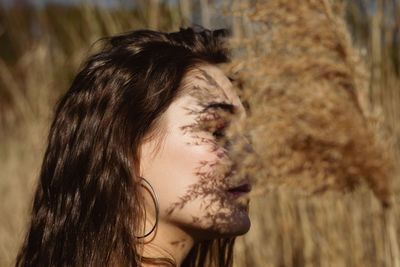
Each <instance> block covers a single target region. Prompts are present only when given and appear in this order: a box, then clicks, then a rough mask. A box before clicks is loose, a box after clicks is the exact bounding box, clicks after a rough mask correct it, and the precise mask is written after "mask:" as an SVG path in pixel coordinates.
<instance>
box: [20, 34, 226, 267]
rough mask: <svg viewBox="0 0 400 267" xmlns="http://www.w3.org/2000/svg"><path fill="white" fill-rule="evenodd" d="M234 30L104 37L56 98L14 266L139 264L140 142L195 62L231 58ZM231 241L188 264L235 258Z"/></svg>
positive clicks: (208, 244)
mask: <svg viewBox="0 0 400 267" xmlns="http://www.w3.org/2000/svg"><path fill="white" fill-rule="evenodd" d="M226 35H227V31H226V30H216V31H210V30H206V29H203V28H200V29H197V30H195V29H193V28H187V29H181V30H180V31H179V32H174V33H161V32H155V31H148V30H140V31H133V32H130V33H127V34H123V35H119V36H114V37H109V38H103V39H102V40H103V41H104V42H105V45H104V47H103V49H102V50H101V51H100V52H99V53H97V54H94V55H92V56H91V57H89V58H88V60H87V61H86V63H85V64H84V65H83V68H82V69H81V71H80V72H79V73H78V74H77V76H76V78H75V79H74V81H73V83H72V86H71V87H70V89H69V90H68V91H67V93H66V94H65V95H64V96H63V97H62V98H61V100H60V102H59V103H58V106H57V109H56V113H55V119H54V121H53V123H52V125H51V129H50V133H49V137H48V146H47V150H46V152H45V155H44V159H43V163H42V167H41V172H40V177H39V183H38V186H37V190H36V195H35V199H34V203H33V209H32V215H31V221H30V228H29V230H28V233H27V236H26V239H25V242H24V244H23V246H22V248H21V250H20V252H19V255H18V257H17V262H16V266H109V265H114V264H115V265H118V266H138V265H140V260H139V256H138V254H137V251H136V244H137V238H136V237H135V234H134V232H135V228H136V227H137V226H138V225H139V224H140V223H143V222H141V221H142V220H143V216H142V215H143V203H142V197H141V196H140V195H139V193H138V192H139V190H138V189H139V179H138V166H139V161H140V158H139V153H138V148H139V146H140V144H141V142H142V140H143V138H144V136H145V135H146V134H147V133H148V132H149V131H151V130H152V129H153V127H154V126H155V125H156V122H157V119H158V118H159V117H160V115H161V114H162V113H163V112H164V111H165V110H166V109H167V108H168V106H169V105H170V104H171V102H172V101H173V100H174V99H175V98H176V97H177V94H178V93H179V87H180V82H181V80H182V78H183V76H184V75H185V73H187V71H188V70H189V69H190V68H191V67H192V66H194V65H195V64H196V63H198V62H199V61H200V62H206V63H211V64H218V63H222V62H227V60H228V56H227V53H226V50H225V48H224V45H223V42H222V40H223V37H224V36H226ZM232 248H233V239H232V238H231V239H218V240H211V241H205V242H202V243H199V244H197V245H196V246H195V247H194V248H193V249H192V250H191V251H190V253H189V255H188V257H187V258H186V259H185V261H184V265H186V266H204V265H205V264H206V262H215V264H217V265H219V266H228V265H231V262H232V255H231V254H232Z"/></svg>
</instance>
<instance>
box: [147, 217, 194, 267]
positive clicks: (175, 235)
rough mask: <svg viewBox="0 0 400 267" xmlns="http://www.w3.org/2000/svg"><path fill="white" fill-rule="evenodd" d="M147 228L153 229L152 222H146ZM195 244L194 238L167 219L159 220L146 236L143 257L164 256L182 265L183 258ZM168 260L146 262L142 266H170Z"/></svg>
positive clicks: (155, 257)
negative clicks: (151, 231) (166, 220)
mask: <svg viewBox="0 0 400 267" xmlns="http://www.w3.org/2000/svg"><path fill="white" fill-rule="evenodd" d="M146 224H147V226H146V229H151V227H152V225H153V224H151V223H146ZM193 246H194V240H193V238H192V237H191V236H190V235H189V234H188V233H186V232H185V231H183V230H182V229H180V228H178V227H177V226H174V225H171V224H170V223H168V222H165V221H161V220H160V221H159V222H158V225H157V228H156V229H155V230H154V232H153V233H152V234H151V235H150V236H148V237H146V238H145V239H144V242H143V252H142V255H143V257H147V258H154V259H157V258H164V259H169V260H171V261H172V262H174V263H175V265H176V266H178V267H179V266H181V264H182V262H183V260H184V259H185V258H186V256H187V255H188V253H189V251H190V249H191V248H192V247H193ZM168 265H169V264H168V263H167V262H165V263H164V262H158V261H154V262H145V261H143V263H142V266H168Z"/></svg>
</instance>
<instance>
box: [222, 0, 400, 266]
mask: <svg viewBox="0 0 400 267" xmlns="http://www.w3.org/2000/svg"><path fill="white" fill-rule="evenodd" d="M249 2H250V1H249ZM249 2H241V3H239V4H238V5H237V7H236V8H237V9H236V12H235V13H236V15H237V19H238V20H240V22H241V25H244V26H242V27H239V28H237V31H238V32H239V34H237V36H238V37H237V38H236V39H233V40H232V45H233V47H234V48H235V49H237V56H236V58H235V61H234V62H233V63H232V64H231V65H230V66H228V71H230V72H231V73H232V74H231V75H235V76H236V78H237V80H239V84H238V87H239V91H240V88H244V89H243V90H242V97H243V98H244V99H245V100H246V101H247V102H248V104H249V107H250V108H249V110H250V112H249V114H250V115H249V120H248V124H249V125H248V127H247V129H248V131H249V133H250V134H251V135H252V137H253V142H254V147H255V150H256V152H257V154H258V155H259V158H260V161H261V164H262V168H261V170H258V171H257V173H255V174H254V175H253V177H255V178H256V179H255V180H256V182H257V184H258V185H257V188H258V191H259V193H261V194H260V195H262V196H258V197H255V198H254V199H253V201H252V205H251V207H250V209H251V213H252V215H253V217H252V222H253V227H252V228H251V230H250V233H249V234H248V235H246V236H244V237H243V239H242V240H241V241H242V243H240V249H239V251H240V253H238V254H237V263H238V265H239V266H241V265H243V266H399V265H400V254H399V242H398V240H399V237H400V236H399V234H400V226H399V220H398V218H399V211H398V208H397V205H398V203H399V202H398V197H397V194H398V186H399V181H398V179H399V172H398V171H399V170H398V159H396V154H397V153H398V145H399V143H398V141H399V140H398V139H397V136H394V135H393V133H394V132H396V130H395V126H396V125H397V123H398V122H397V120H398V117H396V116H394V115H393V113H394V114H397V112H398V110H399V104H398V103H399V102H398V101H399V100H400V99H399V98H398V92H397V91H398V89H399V88H400V87H398V86H397V87H396V85H398V75H397V74H396V73H395V72H394V69H393V68H392V69H391V72H388V70H385V69H384V67H383V66H384V65H383V63H382V62H379V63H380V64H381V65H378V66H380V67H379V68H377V67H376V63H375V62H374V60H376V58H378V57H374V55H372V57H371V58H367V57H366V58H367V59H370V60H371V61H372V63H370V66H369V68H368V67H367V66H365V62H363V60H362V58H361V57H360V56H359V53H358V51H357V50H356V49H355V48H354V47H353V45H352V40H351V36H350V34H349V32H348V30H347V26H346V24H345V21H344V19H343V18H344V16H345V12H344V11H345V10H343V7H342V5H341V4H340V3H338V2H337V1H328V0H305V1H304V0H302V1H300V0H299V1H296V0H269V1H265V2H264V1H256V3H254V2H251V3H249ZM380 12H381V11H380V10H379V9H377V16H379V13H380ZM375 19H376V18H375V17H374V18H373V22H372V24H373V23H375V22H374V20H375ZM239 25H240V23H239ZM371 31H372V32H373V33H374V31H376V29H374V28H373V27H372V29H371ZM375 35H376V34H375ZM375 35H372V36H371V38H372V39H371V40H370V43H371V45H370V47H369V49H370V50H369V51H372V52H374V51H375V53H377V52H376V50H377V49H378V48H376V43H379V42H381V39H379V41H376V40H375V39H374V38H377V37H376V36H375ZM368 40H369V39H368ZM370 43H367V45H368V44H370ZM384 44H385V45H389V44H387V43H384ZM390 45H391V43H390ZM397 46H398V44H397ZM379 49H383V47H382V48H379ZM379 51H380V50H379ZM380 59H382V58H380ZM390 60H391V59H386V64H387V65H389V64H388V62H389V61H390ZM381 68H382V69H381ZM376 73H378V74H382V75H383V73H386V75H388V73H391V77H390V78H389V79H391V82H392V83H391V84H390V85H391V86H393V87H390V86H389V83H388V82H386V81H385V82H384V81H383V80H382V78H379V77H382V76H380V75H377V74H376ZM386 78H388V77H386ZM385 95H386V96H389V95H390V96H391V99H390V101H391V103H388V101H389V99H388V98H385V97H383V96H385ZM378 96H379V97H378ZM390 104H391V105H390ZM387 105H389V106H387ZM305 196H307V197H305ZM387 206H389V207H387Z"/></svg>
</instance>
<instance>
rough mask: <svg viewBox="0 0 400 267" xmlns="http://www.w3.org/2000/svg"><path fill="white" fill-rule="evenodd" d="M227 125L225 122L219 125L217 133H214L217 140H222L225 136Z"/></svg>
mask: <svg viewBox="0 0 400 267" xmlns="http://www.w3.org/2000/svg"><path fill="white" fill-rule="evenodd" d="M226 126H227V125H226V123H225V122H220V123H218V124H217V126H216V129H215V131H214V132H213V133H212V135H213V136H214V137H215V139H217V140H220V139H221V138H223V137H224V136H225V129H226Z"/></svg>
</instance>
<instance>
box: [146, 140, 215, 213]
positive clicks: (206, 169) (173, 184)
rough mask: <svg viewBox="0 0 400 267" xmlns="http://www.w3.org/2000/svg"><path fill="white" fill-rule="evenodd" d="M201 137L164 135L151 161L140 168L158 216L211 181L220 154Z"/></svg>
mask: <svg viewBox="0 0 400 267" xmlns="http://www.w3.org/2000/svg"><path fill="white" fill-rule="evenodd" d="M213 148H214V147H213V145H212V144H210V143H209V142H205V140H204V139H202V137H194V136H190V135H189V134H187V135H182V134H180V135H173V134H170V135H168V136H167V137H166V138H165V140H164V141H163V144H162V146H161V147H160V150H159V151H158V153H157V154H156V155H155V157H154V158H153V159H152V160H150V161H149V162H148V164H147V165H148V166H144V167H143V168H142V170H143V175H144V176H146V175H147V177H148V179H149V180H150V181H151V183H152V184H153V186H154V187H155V189H156V191H157V193H158V196H159V199H160V208H161V210H162V211H161V212H162V213H168V212H169V208H170V207H171V206H173V205H174V204H176V203H179V202H180V201H181V200H182V198H185V196H187V194H188V192H189V191H190V190H191V188H193V187H195V186H198V185H199V184H202V182H201V180H202V179H204V178H205V179H212V176H213V172H214V171H215V168H216V167H215V165H216V163H217V162H219V160H220V157H219V155H221V153H222V152H221V151H219V150H215V149H213Z"/></svg>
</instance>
